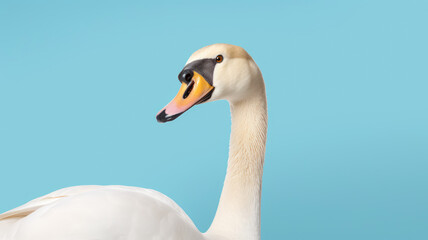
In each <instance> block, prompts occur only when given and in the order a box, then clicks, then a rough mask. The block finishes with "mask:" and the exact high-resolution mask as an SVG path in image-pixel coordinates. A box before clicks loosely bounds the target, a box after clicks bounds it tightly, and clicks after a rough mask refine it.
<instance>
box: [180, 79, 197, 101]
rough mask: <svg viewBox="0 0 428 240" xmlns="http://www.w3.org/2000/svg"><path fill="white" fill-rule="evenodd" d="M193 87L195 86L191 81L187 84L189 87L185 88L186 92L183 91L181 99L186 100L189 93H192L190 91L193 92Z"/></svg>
mask: <svg viewBox="0 0 428 240" xmlns="http://www.w3.org/2000/svg"><path fill="white" fill-rule="evenodd" d="M194 85H195V81H192V82H190V83H189V85H188V86H187V89H186V91H184V94H183V99H186V98H187V97H188V96H189V94H190V92H192V90H193V86H194Z"/></svg>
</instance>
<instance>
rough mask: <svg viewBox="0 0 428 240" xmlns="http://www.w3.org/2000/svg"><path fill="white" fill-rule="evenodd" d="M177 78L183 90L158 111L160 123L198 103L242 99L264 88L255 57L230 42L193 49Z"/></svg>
mask: <svg viewBox="0 0 428 240" xmlns="http://www.w3.org/2000/svg"><path fill="white" fill-rule="evenodd" d="M178 80H179V81H180V82H181V87H180V90H179V91H178V94H177V95H176V96H175V98H174V99H173V100H172V101H171V102H170V103H169V104H168V105H166V106H165V107H164V108H163V109H162V110H161V111H160V112H159V113H158V114H157V116H156V119H157V121H158V122H168V121H172V120H174V119H176V118H177V117H179V116H180V115H181V114H183V113H184V112H185V111H187V110H188V109H190V108H191V107H193V106H194V105H196V104H201V103H204V102H210V101H215V100H221V99H224V100H228V101H229V102H239V101H242V100H245V99H246V98H249V97H251V95H252V94H253V93H254V92H257V91H258V90H260V89H261V90H263V91H264V83H263V79H262V76H261V73H260V70H259V68H258V67H257V65H256V63H255V62H254V60H253V59H252V58H251V56H250V55H249V54H248V53H247V52H246V51H245V50H244V49H243V48H241V47H238V46H234V45H230V44H213V45H209V46H206V47H204V48H201V49H199V50H197V51H196V52H194V53H193V54H192V56H190V58H189V60H188V61H187V63H186V65H185V66H184V68H183V70H182V71H181V72H180V73H179V74H178Z"/></svg>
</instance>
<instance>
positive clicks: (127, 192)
mask: <svg viewBox="0 0 428 240" xmlns="http://www.w3.org/2000/svg"><path fill="white" fill-rule="evenodd" d="M216 56H217V58H216ZM219 56H221V61H217V63H215V65H214V66H215V68H214V67H213V68H212V69H213V72H212V75H213V78H212V79H211V82H212V86H211V85H210V84H208V83H207V82H210V81H207V82H203V83H200V84H199V83H198V82H196V83H187V85H186V84H185V83H183V85H182V88H181V89H180V91H187V92H189V91H190V93H189V94H188V97H184V96H183V93H182V92H179V94H178V95H177V96H178V97H176V98H178V101H182V102H184V103H183V104H184V105H183V106H180V104H175V103H174V102H172V103H173V104H172V105H171V103H170V104H169V105H168V106H167V108H165V109H166V110H167V111H175V112H177V111H181V110H182V111H185V110H187V109H188V108H189V106H190V105H189V101H190V103H191V105H193V104H195V103H196V102H200V100H201V97H204V96H202V95H200V96H198V95H196V94H198V93H201V94H202V93H203V94H207V92H208V91H211V90H212V89H214V90H213V91H211V93H210V94H212V95H211V98H209V100H208V101H214V100H219V99H225V100H227V101H229V103H230V106H231V115H232V128H231V137H230V149H229V160H228V168H227V174H226V179H225V182H224V187H223V191H222V194H221V198H220V202H219V206H218V209H217V213H216V215H215V217H214V220H213V223H212V225H211V227H210V228H209V230H208V231H207V232H206V233H201V232H199V231H198V229H197V228H196V227H195V225H194V223H193V222H192V221H191V220H190V218H189V217H188V216H187V215H186V214H185V212H184V211H183V210H182V209H181V208H180V207H179V206H178V205H177V204H176V203H175V202H174V201H172V200H171V199H169V198H168V197H166V196H165V195H163V194H161V193H159V192H157V191H154V190H150V189H143V188H137V187H127V186H76V187H70V188H64V189H60V190H58V191H55V192H52V193H50V194H48V195H45V196H43V197H40V198H37V199H34V200H32V201H30V202H28V203H27V204H25V205H22V206H20V207H17V208H15V209H12V210H10V211H8V212H5V213H3V214H1V215H0V240H259V239H260V199H261V182H262V175H263V163H264V153H265V144H266V131H267V104H266V95H265V87H264V82H263V78H262V75H261V73H260V70H259V68H258V67H257V65H256V64H255V62H254V61H253V59H252V58H251V57H250V56H249V55H248V53H247V52H246V51H245V50H243V49H242V48H240V47H237V46H233V45H228V44H214V45H210V46H207V47H205V48H202V49H200V50H198V51H197V52H195V53H194V54H193V55H192V56H191V57H190V58H189V61H188V63H192V62H194V61H198V60H204V59H214V60H213V61H215V59H217V60H218V59H219ZM223 58H224V60H223ZM201 62H208V63H209V61H205V60H204V61H201ZM209 64H211V65H210V66H212V65H213V63H212V62H211V63H209ZM209 64H208V65H209ZM204 71H205V70H204ZM196 74H197V72H195V75H196ZM205 76H209V75H205ZM197 77H198V78H199V79H203V80H204V76H203V75H198V76H197ZM201 81H202V80H201ZM201 81H200V82H201ZM192 84H193V85H194V86H193V85H192ZM191 85H192V88H190V86H191ZM186 88H187V90H186ZM189 88H190V89H189ZM201 88H205V91H202V90H201ZM182 96H183V97H182ZM189 99H190V100H189ZM186 101H187V102H186ZM191 101H193V102H191ZM174 104H175V105H174ZM186 104H187V105H186ZM168 107H169V108H168ZM190 107H191V106H190ZM171 109H172V110H171ZM162 114H163V115H162ZM160 115H162V116H161V117H162V119H164V120H165V121H169V120H173V119H175V118H171V115H168V112H166V111H163V112H160V113H159V115H158V116H160ZM158 120H159V119H158Z"/></svg>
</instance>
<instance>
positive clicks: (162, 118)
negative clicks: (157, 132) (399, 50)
mask: <svg viewBox="0 0 428 240" xmlns="http://www.w3.org/2000/svg"><path fill="white" fill-rule="evenodd" d="M181 114H182V113H179V114H175V115H172V116H168V115H167V114H166V113H165V109H164V110H162V112H160V113H159V114H158V115H156V120H157V121H158V122H159V123H166V122H169V121H172V120H174V119H176V118H178V117H179V116H180V115H181Z"/></svg>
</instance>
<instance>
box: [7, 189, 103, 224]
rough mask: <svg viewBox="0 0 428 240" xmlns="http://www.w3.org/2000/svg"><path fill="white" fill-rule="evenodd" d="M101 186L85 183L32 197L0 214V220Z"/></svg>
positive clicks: (22, 214)
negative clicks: (84, 184)
mask: <svg viewBox="0 0 428 240" xmlns="http://www.w3.org/2000/svg"><path fill="white" fill-rule="evenodd" d="M101 187H103V186H97V185H86V186H74V187H68V188H62V189H59V190H57V191H55V192H51V193H49V194H46V195H44V196H41V197H39V198H36V199H33V200H31V201H29V202H27V203H26V204H24V205H21V206H19V207H17V208H14V209H12V210H9V211H7V212H5V213H2V214H0V220H3V219H6V218H22V217H25V216H27V215H29V214H31V213H33V212H34V211H36V210H37V209H39V208H41V207H43V206H47V205H49V204H52V203H54V202H56V201H58V200H60V199H62V198H66V197H70V196H74V195H77V194H81V193H84V192H88V191H92V190H95V189H99V188H101Z"/></svg>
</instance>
